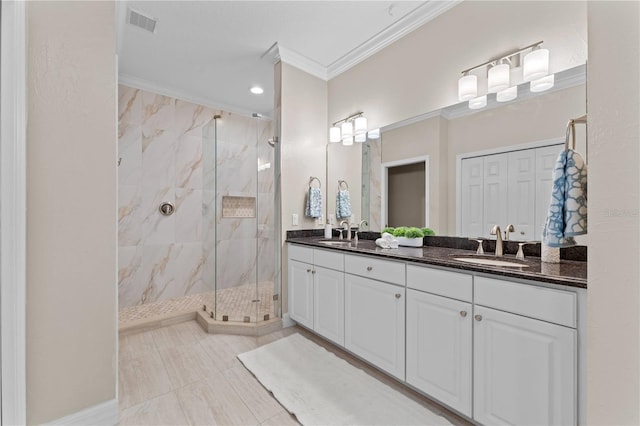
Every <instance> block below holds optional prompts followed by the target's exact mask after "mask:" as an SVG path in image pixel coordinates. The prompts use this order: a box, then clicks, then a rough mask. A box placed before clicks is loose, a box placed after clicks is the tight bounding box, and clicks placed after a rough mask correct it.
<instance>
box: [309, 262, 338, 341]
mask: <svg viewBox="0 0 640 426" xmlns="http://www.w3.org/2000/svg"><path fill="white" fill-rule="evenodd" d="M313 275H314V276H315V281H314V283H313V289H314V291H313V293H314V297H313V330H314V331H315V332H316V333H318V334H320V335H321V336H324V337H326V338H327V339H329V340H331V341H333V342H334V343H337V344H338V345H340V346H344V272H340V271H334V270H332V269H327V268H321V267H318V266H316V267H315V274H313Z"/></svg>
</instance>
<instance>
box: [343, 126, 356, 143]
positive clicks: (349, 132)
mask: <svg viewBox="0 0 640 426" xmlns="http://www.w3.org/2000/svg"><path fill="white" fill-rule="evenodd" d="M340 129H341V130H342V142H343V143H344V140H345V139H349V138H351V137H352V136H353V123H352V122H350V121H348V122H344V123H342V126H340Z"/></svg>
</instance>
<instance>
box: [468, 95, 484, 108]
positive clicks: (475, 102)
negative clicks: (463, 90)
mask: <svg viewBox="0 0 640 426" xmlns="http://www.w3.org/2000/svg"><path fill="white" fill-rule="evenodd" d="M486 106H487V95H484V96H480V97H478V98H475V99H471V100H470V101H469V108H471V109H480V108H484V107H486Z"/></svg>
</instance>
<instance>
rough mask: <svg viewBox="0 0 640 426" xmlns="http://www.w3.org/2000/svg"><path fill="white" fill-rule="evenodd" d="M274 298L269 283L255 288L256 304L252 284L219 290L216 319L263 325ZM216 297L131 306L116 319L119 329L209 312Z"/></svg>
mask: <svg viewBox="0 0 640 426" xmlns="http://www.w3.org/2000/svg"><path fill="white" fill-rule="evenodd" d="M273 294H274V291H273V283H272V282H262V283H259V284H258V297H257V299H259V300H260V301H259V302H253V300H256V286H255V284H252V285H243V286H238V287H232V288H225V289H221V290H218V293H217V295H218V306H217V318H218V319H220V320H222V316H223V315H228V316H229V321H239V322H243V321H244V320H245V317H247V316H248V317H249V318H250V321H251V322H259V321H263V320H264V316H265V315H267V314H268V315H269V316H270V317H271V318H274V317H275V311H274V309H275V303H276V302H275V301H274V300H273ZM215 295H216V293H215V292H213V291H210V292H207V293H200V294H194V295H191V296H184V297H180V298H175V299H169V300H164V301H161V302H155V303H148V304H145V305H137V306H130V307H127V308H122V309H120V312H119V313H118V317H119V318H118V319H119V322H120V325H121V326H122V325H126V324H127V323H129V322H132V321H137V320H141V319H153V318H155V317H162V316H166V315H167V314H173V313H183V312H188V311H196V310H200V309H202V306H203V305H206V306H207V309H208V310H210V309H211V308H212V306H213V305H214V300H215Z"/></svg>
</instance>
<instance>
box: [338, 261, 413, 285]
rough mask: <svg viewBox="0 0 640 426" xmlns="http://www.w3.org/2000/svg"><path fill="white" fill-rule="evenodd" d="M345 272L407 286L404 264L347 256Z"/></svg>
mask: <svg viewBox="0 0 640 426" xmlns="http://www.w3.org/2000/svg"><path fill="white" fill-rule="evenodd" d="M344 271H345V272H347V273H349V274H354V275H360V276H362V277H367V278H372V279H374V280H379V281H386V282H388V283H393V284H399V285H405V265H404V263H403V262H394V261H391V260H381V259H374V258H372V257H369V256H352V255H348V254H347V255H345V256H344Z"/></svg>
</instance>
